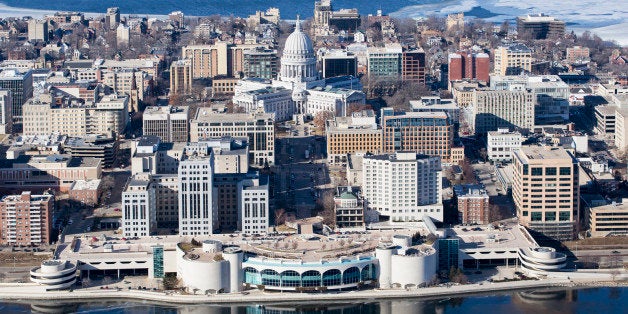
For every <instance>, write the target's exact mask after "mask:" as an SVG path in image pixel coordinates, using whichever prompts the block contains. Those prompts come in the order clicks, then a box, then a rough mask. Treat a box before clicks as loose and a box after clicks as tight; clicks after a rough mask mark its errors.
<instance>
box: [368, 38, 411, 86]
mask: <svg viewBox="0 0 628 314" xmlns="http://www.w3.org/2000/svg"><path fill="white" fill-rule="evenodd" d="M402 55H403V48H402V47H401V45H400V44H386V46H385V47H369V48H368V50H367V54H366V57H367V63H368V75H369V76H370V77H380V78H386V77H387V78H397V77H399V76H400V75H401V63H402V62H401V61H402Z"/></svg>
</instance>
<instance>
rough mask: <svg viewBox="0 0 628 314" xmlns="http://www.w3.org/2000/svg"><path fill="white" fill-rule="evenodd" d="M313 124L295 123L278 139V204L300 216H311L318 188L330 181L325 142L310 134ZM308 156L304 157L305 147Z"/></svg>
mask: <svg viewBox="0 0 628 314" xmlns="http://www.w3.org/2000/svg"><path fill="white" fill-rule="evenodd" d="M311 128H312V126H311V125H301V126H297V127H295V129H294V131H293V132H290V133H289V134H290V135H289V136H286V137H278V138H277V139H276V149H275V151H276V153H277V156H276V158H275V166H274V167H273V169H272V171H273V173H274V175H273V176H274V178H273V180H274V182H273V183H274V185H275V187H274V191H273V192H274V196H275V208H280V207H284V208H285V209H286V210H288V211H294V212H295V214H296V216H297V218H308V217H311V216H312V213H313V212H312V209H314V207H315V205H316V197H317V195H320V191H319V189H321V188H325V187H327V186H328V184H329V183H330V179H329V175H328V173H329V171H328V168H327V166H326V164H325V158H324V157H325V142H324V140H323V139H322V137H317V136H314V135H309V134H310V131H311V130H312V129H311ZM306 150H307V151H308V155H309V156H308V158H307V159H306V158H305V151H306Z"/></svg>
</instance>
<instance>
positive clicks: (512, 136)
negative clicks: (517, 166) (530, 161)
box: [486, 129, 522, 162]
mask: <svg viewBox="0 0 628 314" xmlns="http://www.w3.org/2000/svg"><path fill="white" fill-rule="evenodd" d="M521 141H522V137H521V133H519V132H510V131H509V130H508V129H498V130H497V131H491V132H488V135H487V137H486V152H487V155H488V160H490V161H493V162H511V161H512V151H514V150H516V149H519V148H521Z"/></svg>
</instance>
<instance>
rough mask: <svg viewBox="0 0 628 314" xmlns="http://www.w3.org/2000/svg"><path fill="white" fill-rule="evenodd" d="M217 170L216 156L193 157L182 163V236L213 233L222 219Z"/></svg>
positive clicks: (180, 170) (180, 181) (180, 193)
mask: <svg viewBox="0 0 628 314" xmlns="http://www.w3.org/2000/svg"><path fill="white" fill-rule="evenodd" d="M213 168H214V158H213V154H210V155H209V156H190V157H187V158H185V159H183V160H181V162H180V163H179V171H178V175H179V235H211V234H213V232H214V226H215V225H216V222H217V219H218V217H217V216H216V215H217V212H216V211H215V210H214V207H215V206H214V202H213V199H214V198H213V177H214V172H213Z"/></svg>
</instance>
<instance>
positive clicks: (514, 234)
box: [447, 223, 538, 250]
mask: <svg viewBox="0 0 628 314" xmlns="http://www.w3.org/2000/svg"><path fill="white" fill-rule="evenodd" d="M477 228H479V229H477ZM474 229H475V230H474ZM522 229H523V230H522ZM447 234H448V235H450V236H452V237H455V238H458V239H460V249H463V250H465V249H471V250H473V249H480V250H481V249H487V250H490V249H517V248H521V247H536V246H538V245H537V243H536V242H535V241H534V240H533V239H532V238H531V237H529V234H527V232H526V231H525V229H524V228H523V227H521V226H519V225H518V224H516V223H506V224H504V225H502V226H501V227H500V228H493V227H492V226H491V225H488V226H481V227H476V228H470V227H454V228H451V229H447Z"/></svg>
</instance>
